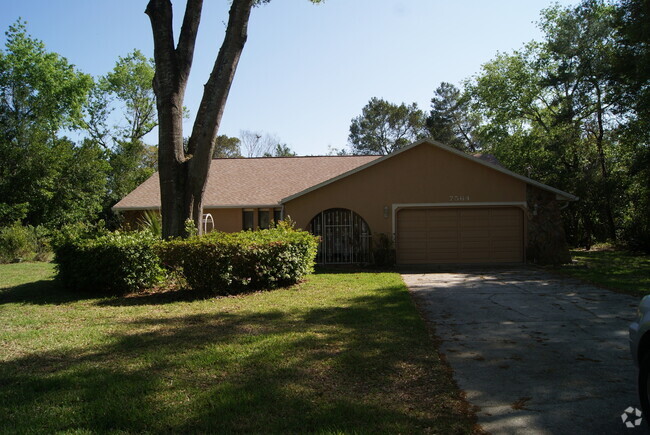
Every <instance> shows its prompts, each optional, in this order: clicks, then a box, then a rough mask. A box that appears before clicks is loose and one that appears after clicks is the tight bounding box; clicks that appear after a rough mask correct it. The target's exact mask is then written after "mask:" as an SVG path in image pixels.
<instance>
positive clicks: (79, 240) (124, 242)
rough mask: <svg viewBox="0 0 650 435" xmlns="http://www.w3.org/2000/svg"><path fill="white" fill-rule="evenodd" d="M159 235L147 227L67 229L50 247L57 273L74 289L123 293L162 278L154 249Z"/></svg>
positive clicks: (145, 286)
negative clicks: (107, 230)
mask: <svg viewBox="0 0 650 435" xmlns="http://www.w3.org/2000/svg"><path fill="white" fill-rule="evenodd" d="M159 240H160V239H158V238H156V237H154V236H153V235H152V234H151V233H150V232H148V231H138V232H114V233H109V232H105V231H99V232H98V233H92V232H84V231H78V232H71V233H70V234H69V235H67V236H66V237H63V238H62V240H59V241H58V243H56V245H55V247H54V253H55V261H56V263H57V270H58V276H59V278H60V279H61V280H62V281H63V283H64V284H65V285H66V286H69V287H71V288H73V289H76V290H84V291H100V292H110V293H125V292H128V291H134V290H139V289H142V288H147V287H151V286H152V285H155V284H157V283H159V282H160V281H162V279H163V278H164V276H165V271H164V269H163V268H162V265H161V264H160V259H159V258H158V256H157V255H156V253H155V251H154V245H155V244H156V243H158V242H159Z"/></svg>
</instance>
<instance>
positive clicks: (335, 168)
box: [113, 156, 380, 210]
mask: <svg viewBox="0 0 650 435" xmlns="http://www.w3.org/2000/svg"><path fill="white" fill-rule="evenodd" d="M379 157H380V156H324V157H268V158H253V159H215V160H213V161H212V165H211V166H210V177H209V178H208V185H207V186H206V188H205V195H204V197H203V206H204V207H206V208H209V207H227V206H231V207H245V206H261V205H274V204H279V203H280V200H282V198H285V197H287V196H290V195H293V194H295V193H297V192H300V191H303V190H305V189H307V188H309V187H311V186H314V185H316V184H319V183H322V182H323V181H326V180H329V179H330V178H332V177H336V176H337V175H340V174H343V173H345V172H347V171H349V170H352V169H354V168H357V167H359V166H361V165H364V164H366V163H369V162H371V161H373V160H375V159H377V158H379ZM158 207H160V185H159V179H158V173H155V174H154V175H152V176H151V177H150V178H149V179H148V180H146V181H145V182H144V183H142V184H141V185H140V186H138V187H137V188H136V189H135V190H134V191H133V192H131V193H129V194H128V195H127V196H125V197H124V198H123V199H122V200H121V201H120V202H118V203H117V204H115V205H114V206H113V209H115V210H129V209H148V208H158Z"/></svg>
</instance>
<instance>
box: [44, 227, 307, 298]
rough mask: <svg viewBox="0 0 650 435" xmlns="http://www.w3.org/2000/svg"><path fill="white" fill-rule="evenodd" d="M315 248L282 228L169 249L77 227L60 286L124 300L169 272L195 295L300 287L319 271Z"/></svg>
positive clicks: (63, 258)
mask: <svg viewBox="0 0 650 435" xmlns="http://www.w3.org/2000/svg"><path fill="white" fill-rule="evenodd" d="M317 245H318V239H317V238H316V237H314V236H312V235H311V234H309V233H308V232H306V231H299V230H294V229H293V228H291V226H290V225H289V224H284V223H282V224H280V225H278V227H277V228H273V229H269V230H262V231H246V232H240V233H220V232H213V233H210V234H208V235H204V236H194V237H190V238H188V239H176V240H171V241H161V240H160V239H159V238H158V237H155V236H154V235H153V234H152V233H151V232H149V231H138V232H114V233H111V232H107V231H106V230H104V229H103V228H99V229H92V228H88V227H85V228H82V227H74V228H69V229H68V230H66V231H63V232H62V233H60V235H59V236H58V238H57V239H56V241H55V243H54V251H55V254H56V263H57V269H58V275H59V278H60V279H61V280H62V281H63V283H64V284H65V285H67V286H69V287H71V288H73V289H77V290H90V291H101V292H110V293H124V292H128V291H134V290H138V289H141V288H146V287H151V286H152V285H155V284H157V283H159V282H160V281H161V280H163V279H164V277H165V275H166V273H165V268H164V267H163V265H164V266H165V267H166V268H167V269H168V270H170V269H171V270H174V271H177V272H179V273H180V274H181V275H182V276H183V277H184V278H185V280H186V282H187V284H188V286H189V287H191V288H193V289H200V290H210V291H213V292H214V293H217V294H227V293H235V292H239V291H242V290H245V289H251V290H252V289H261V288H274V287H279V286H285V285H290V284H293V283H296V282H298V281H300V280H301V279H302V278H303V277H304V276H305V275H307V274H308V273H310V272H311V271H312V270H313V268H314V259H315V257H316V249H317Z"/></svg>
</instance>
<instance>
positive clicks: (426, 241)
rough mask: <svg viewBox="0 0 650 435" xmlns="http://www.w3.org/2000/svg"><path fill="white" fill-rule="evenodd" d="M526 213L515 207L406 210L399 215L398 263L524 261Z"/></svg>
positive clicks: (397, 237) (399, 212)
mask: <svg viewBox="0 0 650 435" xmlns="http://www.w3.org/2000/svg"><path fill="white" fill-rule="evenodd" d="M523 245H524V243H523V213H522V211H521V210H520V209H517V208H512V207H502V208H499V207H494V208H442V209H406V210H400V211H398V213H397V235H396V248H397V262H398V263H400V264H418V263H425V264H426V263H513V262H521V261H523Z"/></svg>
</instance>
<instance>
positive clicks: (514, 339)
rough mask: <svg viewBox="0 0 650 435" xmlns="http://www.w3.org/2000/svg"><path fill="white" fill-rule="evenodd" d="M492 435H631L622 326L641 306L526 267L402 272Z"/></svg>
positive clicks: (632, 375)
mask: <svg viewBox="0 0 650 435" xmlns="http://www.w3.org/2000/svg"><path fill="white" fill-rule="evenodd" d="M402 277H403V279H404V282H405V283H406V284H407V286H408V287H409V289H410V291H411V292H412V295H413V296H414V298H415V300H416V302H417V303H418V305H419V306H420V307H421V310H422V312H423V313H424V315H425V316H426V317H427V318H428V320H429V321H431V322H433V324H434V325H435V329H436V334H437V336H438V337H439V338H440V339H441V340H442V344H441V347H440V350H441V352H442V353H443V354H444V355H445V356H446V358H447V361H448V362H449V364H450V365H451V367H452V369H453V371H454V377H455V380H456V382H457V383H458V386H459V387H460V389H461V390H463V391H464V392H465V394H466V398H467V400H468V401H469V402H470V403H471V404H472V405H474V406H475V407H476V413H477V417H478V423H479V424H480V425H481V426H482V427H483V429H485V430H487V431H488V432H491V433H494V434H511V433H513V434H514V433H526V434H533V433H539V434H547V433H548V434H561V433H567V434H568V433H571V434H573V433H576V434H578V433H590V434H593V433H608V434H609V433H635V432H637V430H628V429H627V428H625V426H624V425H623V424H622V418H621V414H622V413H623V411H624V410H625V409H626V408H628V407H629V406H633V407H638V406H639V405H638V399H637V398H636V387H635V385H636V384H635V382H636V381H635V379H636V370H635V368H634V365H633V363H632V360H631V357H630V352H629V349H628V339H627V325H628V324H629V323H630V322H631V321H632V320H633V318H634V313H635V310H636V306H637V303H638V301H639V298H637V297H632V296H627V295H623V294H619V293H614V292H610V291H608V290H604V289H600V288H597V287H594V286H590V285H586V284H583V283H581V282H579V281H577V280H573V279H565V278H561V277H557V276H554V275H550V274H548V273H546V272H544V271H540V270H537V269H532V268H523V267H522V268H513V269H501V270H498V269H497V270H491V271H488V270H478V269H474V270H473V269H467V270H464V271H463V270H458V271H454V272H453V273H452V272H440V273H422V272H414V273H403V275H402Z"/></svg>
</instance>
